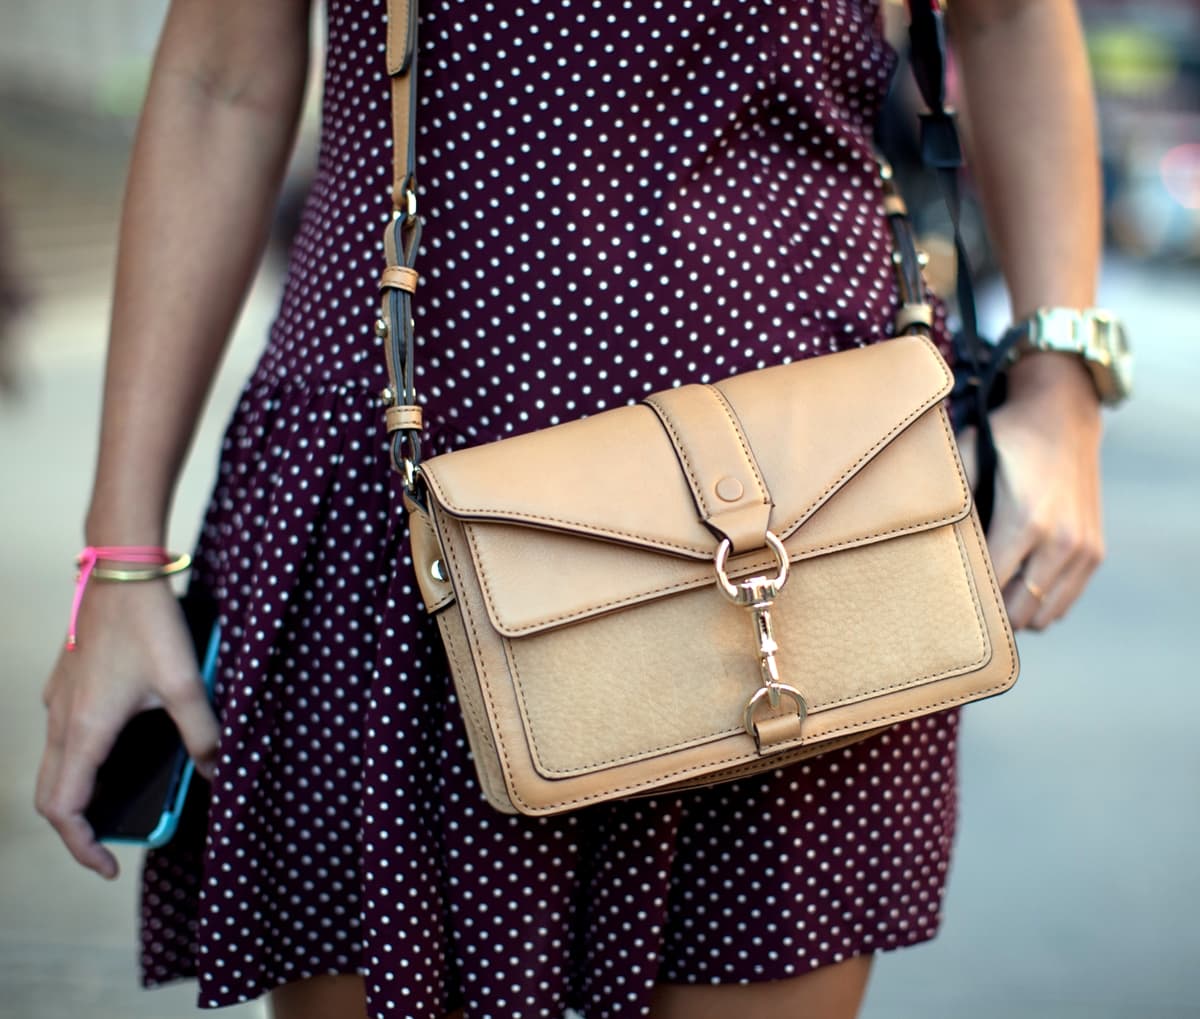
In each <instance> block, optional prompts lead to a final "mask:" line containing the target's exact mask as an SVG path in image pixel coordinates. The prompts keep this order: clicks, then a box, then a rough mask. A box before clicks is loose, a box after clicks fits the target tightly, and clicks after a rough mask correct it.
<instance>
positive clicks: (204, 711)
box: [160, 673, 219, 781]
mask: <svg viewBox="0 0 1200 1019" xmlns="http://www.w3.org/2000/svg"><path fill="white" fill-rule="evenodd" d="M160 694H161V696H162V699H163V707H165V708H166V709H167V713H168V714H169V715H170V716H171V718H172V719H173V720H174V722H175V725H176V726H177V727H178V728H179V735H180V736H181V737H182V738H183V745H184V746H185V747H187V752H188V756H189V757H191V759H192V760H193V761H195V762H196V770H197V771H199V772H200V774H201V775H203V776H204V777H205V778H206V779H209V780H210V781H211V780H212V777H213V769H214V768H215V767H216V763H217V736H218V733H219V730H218V727H217V717H216V715H215V714H213V709H212V705H210V704H209V702H208V692H207V691H206V690H205V688H204V683H203V681H202V680H201V679H200V675H199V673H195V674H193V675H191V676H188V677H186V678H184V679H182V680H179V681H176V682H173V683H169V684H165V685H164V686H163V687H162V688H160Z"/></svg>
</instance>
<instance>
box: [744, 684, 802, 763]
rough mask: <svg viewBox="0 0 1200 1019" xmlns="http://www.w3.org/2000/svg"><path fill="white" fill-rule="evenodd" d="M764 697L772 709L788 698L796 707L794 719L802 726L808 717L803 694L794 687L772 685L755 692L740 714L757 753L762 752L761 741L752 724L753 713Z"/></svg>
mask: <svg viewBox="0 0 1200 1019" xmlns="http://www.w3.org/2000/svg"><path fill="white" fill-rule="evenodd" d="M764 697H766V698H768V699H769V701H770V703H771V707H772V708H778V707H779V705H780V704H781V703H782V702H783V698H784V697H790V698H791V699H792V701H793V702H794V703H795V705H796V717H797V718H798V719H799V720H800V723H801V724H803V723H804V720H805V719H806V718H807V717H808V702H807V701H805V699H804V694H802V693H801V692H800V691H799V690H797V689H796V688H795V687H794V686H788V685H787V684H786V683H773V684H771V685H770V686H764V687H761V688H760V689H758V690H755V691H754V694H753V695H752V696H751V698H750V699H749V700H748V701H746V710H745V712H744V713H743V714H742V725H744V726H745V727H746V732H748V733H749V734H750V735H751V736H753V737H754V745H755V747H757V748H758V750H759V752H761V751H762V741H761V739H760V738H759V735H758V726H757V725H756V724H755V722H754V712H755V710H756V709H757V708H758V706H759V705H760V704H761V703H762V700H763V698H764Z"/></svg>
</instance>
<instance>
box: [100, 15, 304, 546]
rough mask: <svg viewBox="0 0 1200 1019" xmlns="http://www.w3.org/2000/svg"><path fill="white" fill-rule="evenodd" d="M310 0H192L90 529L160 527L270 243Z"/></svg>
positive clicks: (119, 291) (159, 94)
mask: <svg viewBox="0 0 1200 1019" xmlns="http://www.w3.org/2000/svg"><path fill="white" fill-rule="evenodd" d="M307 25H308V14H307V3H306V2H305V0H255V3H252V4H247V3H244V2H242V0H176V2H175V3H174V4H173V6H172V9H171V12H170V14H169V15H168V19H167V23H166V26H165V27H164V32H163V39H162V42H161V44H160V48H159V52H158V56H157V58H156V61H155V69H154V73H153V75H152V78H151V84H150V89H149V92H148V94H147V101H146V105H145V109H144V111H143V114H142V119H141V123H140V124H139V128H138V137H137V141H136V144H135V146H134V154H133V161H132V164H131V168H130V174H129V182H128V185H127V189H126V199H125V207H124V210H123V214H122V221H121V241H120V253H119V256H118V263H117V280H116V290H115V294H114V302H113V316H112V326H111V336H110V345H109V353H108V362H107V370H106V378H105V387H104V410H103V415H102V421H101V433H100V451H99V457H98V462H97V468H96V480H95V485H94V488H93V493H92V501H91V506H90V509H89V511H88V517H87V523H86V531H87V539H88V541H89V542H92V543H97V542H102V543H105V544H124V543H144V542H160V541H162V540H163V535H162V530H163V528H164V526H165V520H166V516H167V512H168V510H169V504H170V498H171V493H172V490H173V488H174V484H175V479H176V476H177V474H178V471H179V467H180V464H181V462H182V460H183V457H184V454H185V452H186V449H187V445H188V442H189V441H190V439H191V434H192V430H193V428H194V424H195V421H196V418H197V416H198V413H199V410H200V407H201V405H202V403H203V401H204V397H205V394H206V392H207V390H208V386H209V383H210V381H211V379H212V376H213V374H214V371H215V368H216V364H217V362H218V360H219V358H220V354H221V351H222V349H223V347H224V344H225V341H226V338H227V336H228V333H229V330H230V328H231V326H232V324H233V321H234V319H235V317H236V315H237V312H238V309H239V307H240V305H241V303H242V300H243V299H244V296H245V293H246V290H247V289H248V286H249V282H250V280H251V278H252V276H253V273H254V269H255V266H256V264H257V261H258V258H259V256H260V253H261V250H262V246H263V243H264V239H265V236H266V232H267V227H268V224H269V222H270V215H271V211H272V208H273V202H274V197H275V194H276V191H277V189H278V185H279V180H280V178H281V175H282V173H283V170H284V168H285V166H286V162H287V158H288V154H289V152H290V149H291V143H292V137H293V134H294V131H295V124H296V120H297V116H298V111H299V109H300V105H301V100H302V93H303V86H304V79H305V74H306V67H307Z"/></svg>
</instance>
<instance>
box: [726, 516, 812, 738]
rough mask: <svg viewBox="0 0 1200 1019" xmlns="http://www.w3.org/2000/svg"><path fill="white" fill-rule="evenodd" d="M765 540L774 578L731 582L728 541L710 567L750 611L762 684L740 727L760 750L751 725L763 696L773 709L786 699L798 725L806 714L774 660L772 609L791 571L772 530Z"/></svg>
mask: <svg viewBox="0 0 1200 1019" xmlns="http://www.w3.org/2000/svg"><path fill="white" fill-rule="evenodd" d="M764 538H765V539H766V543H767V545H768V547H769V548H770V549H771V551H772V552H774V553H775V560H776V562H777V563H778V566H779V568H778V572H777V573H776V574H775V576H774V577H766V576H762V577H747V578H745V579H744V580H739V581H738V582H737V583H736V584H735V583H734V582H733V581H731V580H730V579H729V574H728V573H727V572H726V570H725V565H726V563H727V562H728V561H729V553H730V552H731V551H733V544H732V543H731V542H730V541H729V539H728V538H725V539H724V540H722V542H721V544H720V545H719V546H717V554H716V556H715V557H714V559H713V567H714V568H715V570H716V574H717V586H718V587H720V589H721V591H722V593H723V594H724V595H725V596H726V597H727V598H728V599H729V600H730V601H732V602H733V603H734V604H735V605H741V606H742V608H745V609H749V610H750V617H751V619H752V620H753V622H754V635H755V638H756V640H757V642H758V664H759V668H760V670H761V672H762V681H763V685H762V686H761V687H760V688H759V689H758V690H755V691H754V693H753V695H752V696H751V697H750V699H749V700H748V701H747V702H746V709H745V711H744V712H743V714H742V724H743V725H744V726H745V729H746V732H747V734H748V735H750V736H752V737H753V738H754V745H755V746H756V747H758V749H759V750H760V751H761V750H762V744H761V742H760V740H759V735H758V726H757V725H756V724H755V722H754V713H755V711H756V710H757V708H758V706H759V704H761V703H762V701H763V698H764V697H765V698H767V700H768V702H769V704H770V706H771V707H772V708H778V707H779V706H780V704H781V703H782V698H783V697H784V696H786V697H789V698H791V700H792V701H793V702H794V703H795V705H796V716H797V718H798V719H799V720H800V721H801V722H803V721H804V719H805V718H806V717H807V715H808V705H807V704H806V703H805V700H804V695H803V694H801V693H800V691H799V690H797V689H796V688H795V687H793V686H788V685H787V684H786V683H784V682H782V681H781V680H780V678H779V662H778V660H777V659H776V655H777V653H778V652H779V643H778V641H776V640H775V631H774V628H773V627H772V625H771V606H772V604H774V602H775V599H776V598H777V597H778V596H779V592H780V591H781V590H782V589H783V585H784V584H786V583H787V578H788V571H789V569H790V566H789V563H788V556H787V549H786V548H784V547H783V542H782V541H780V540H779V538H778V537H777V536H776V535H775V534H773V533H772V532H771V531H767V532H766V533H765V535H764Z"/></svg>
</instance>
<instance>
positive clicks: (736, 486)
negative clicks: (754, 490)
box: [717, 478, 745, 502]
mask: <svg viewBox="0 0 1200 1019" xmlns="http://www.w3.org/2000/svg"><path fill="white" fill-rule="evenodd" d="M743 491H745V490H744V489H743V488H742V483H741V482H740V481H738V479H737V478H722V479H721V480H720V481H718V482H717V498H718V499H721V500H723V501H725V502H737V501H738V500H739V499H740V498H741V497H742V492H743Z"/></svg>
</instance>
